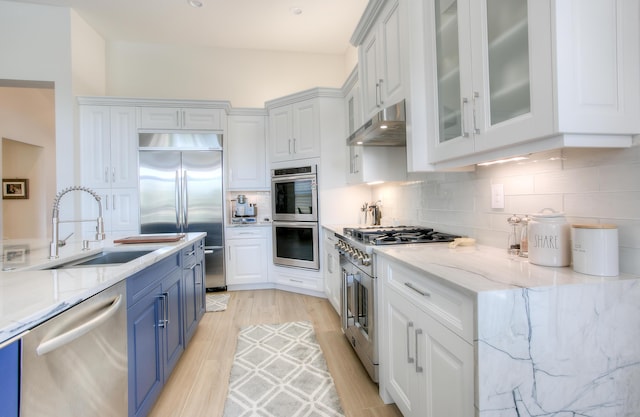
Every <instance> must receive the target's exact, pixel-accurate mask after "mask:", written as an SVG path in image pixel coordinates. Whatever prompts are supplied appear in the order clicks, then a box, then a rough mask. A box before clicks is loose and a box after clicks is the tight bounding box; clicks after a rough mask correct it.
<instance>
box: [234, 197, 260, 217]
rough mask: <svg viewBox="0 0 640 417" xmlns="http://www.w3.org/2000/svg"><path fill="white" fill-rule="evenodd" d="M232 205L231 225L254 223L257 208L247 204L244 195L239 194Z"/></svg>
mask: <svg viewBox="0 0 640 417" xmlns="http://www.w3.org/2000/svg"><path fill="white" fill-rule="evenodd" d="M231 201H232V202H234V205H233V216H232V218H231V223H234V224H237V223H255V222H256V215H257V213H258V208H257V207H256V205H255V204H252V203H249V201H248V200H247V197H246V196H245V195H244V194H239V195H238V196H237V197H236V199H235V200H231Z"/></svg>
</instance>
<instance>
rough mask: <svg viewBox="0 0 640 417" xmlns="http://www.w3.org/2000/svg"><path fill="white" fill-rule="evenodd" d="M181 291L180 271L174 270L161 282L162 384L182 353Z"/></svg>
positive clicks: (182, 320) (182, 295)
mask: <svg viewBox="0 0 640 417" xmlns="http://www.w3.org/2000/svg"><path fill="white" fill-rule="evenodd" d="M183 291H184V290H183V287H182V273H181V271H180V270H175V271H174V272H173V273H171V274H170V275H169V276H167V277H166V278H164V280H163V281H162V295H163V297H164V301H163V302H164V310H163V313H164V315H165V318H164V320H165V325H164V328H163V333H164V340H163V343H164V349H163V351H164V357H163V360H164V382H166V380H167V379H168V378H169V375H170V374H171V371H172V370H173V368H174V367H175V366H176V364H177V363H178V359H180V356H181V355H182V352H183V351H184V331H183V329H184V327H183V326H184V325H183V323H184V318H183V309H182V302H183V297H184V294H183Z"/></svg>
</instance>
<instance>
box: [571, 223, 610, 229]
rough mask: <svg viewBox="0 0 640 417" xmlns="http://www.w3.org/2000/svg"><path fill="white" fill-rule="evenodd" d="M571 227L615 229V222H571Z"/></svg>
mask: <svg viewBox="0 0 640 417" xmlns="http://www.w3.org/2000/svg"><path fill="white" fill-rule="evenodd" d="M571 227H573V228H575V229H617V228H618V226H617V225H615V224H585V223H582V224H572V225H571Z"/></svg>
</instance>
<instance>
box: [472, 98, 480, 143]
mask: <svg viewBox="0 0 640 417" xmlns="http://www.w3.org/2000/svg"><path fill="white" fill-rule="evenodd" d="M479 98H480V93H478V92H477V91H474V92H473V133H475V134H476V135H477V134H479V133H480V129H478V124H477V123H476V109H477V108H478V106H476V100H477V99H479Z"/></svg>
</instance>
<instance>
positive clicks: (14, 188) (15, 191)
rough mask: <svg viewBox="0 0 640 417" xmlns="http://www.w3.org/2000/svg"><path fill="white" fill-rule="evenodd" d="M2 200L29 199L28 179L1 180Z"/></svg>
mask: <svg viewBox="0 0 640 417" xmlns="http://www.w3.org/2000/svg"><path fill="white" fill-rule="evenodd" d="M2 198H3V199H27V198H29V180H28V179H19V178H11V179H4V178H3V179H2Z"/></svg>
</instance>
